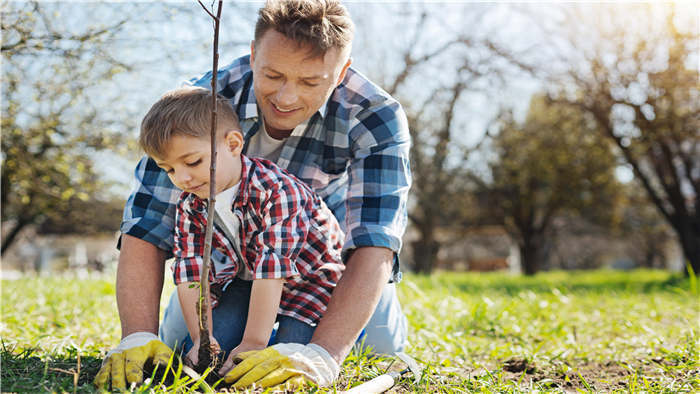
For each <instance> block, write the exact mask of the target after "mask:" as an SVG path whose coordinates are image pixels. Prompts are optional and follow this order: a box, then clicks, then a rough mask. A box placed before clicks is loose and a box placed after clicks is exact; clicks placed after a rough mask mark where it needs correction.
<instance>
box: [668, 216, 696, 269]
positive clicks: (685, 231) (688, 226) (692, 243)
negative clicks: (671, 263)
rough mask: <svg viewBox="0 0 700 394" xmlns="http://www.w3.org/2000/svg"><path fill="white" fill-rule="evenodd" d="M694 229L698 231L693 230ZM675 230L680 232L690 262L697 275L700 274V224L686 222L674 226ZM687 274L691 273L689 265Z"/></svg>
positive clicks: (679, 238) (685, 254)
mask: <svg viewBox="0 0 700 394" xmlns="http://www.w3.org/2000/svg"><path fill="white" fill-rule="evenodd" d="M694 229H695V230H696V231H693V230H694ZM674 230H675V231H676V234H678V240H679V242H680V244H681V249H682V250H683V255H684V256H685V258H686V259H687V260H688V264H689V265H690V267H691V268H692V270H693V272H694V273H695V275H700V225H696V226H693V224H692V223H684V225H683V226H676V227H674ZM685 274H686V276H689V275H690V271H689V270H688V268H687V267H686V269H685Z"/></svg>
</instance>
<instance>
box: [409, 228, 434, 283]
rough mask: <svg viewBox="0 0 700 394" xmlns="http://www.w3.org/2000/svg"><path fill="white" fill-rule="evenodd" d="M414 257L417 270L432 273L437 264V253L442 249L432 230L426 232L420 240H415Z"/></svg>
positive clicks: (413, 245)
mask: <svg viewBox="0 0 700 394" xmlns="http://www.w3.org/2000/svg"><path fill="white" fill-rule="evenodd" d="M411 246H412V247H413V259H414V261H415V264H416V266H415V270H416V272H417V273H420V274H430V273H431V272H433V269H434V268H435V266H436V265H437V255H438V251H439V250H440V243H439V242H437V241H436V240H435V238H434V236H433V235H432V232H428V233H427V234H424V235H423V236H422V237H421V238H420V239H419V240H417V241H414V242H413V243H412V244H411Z"/></svg>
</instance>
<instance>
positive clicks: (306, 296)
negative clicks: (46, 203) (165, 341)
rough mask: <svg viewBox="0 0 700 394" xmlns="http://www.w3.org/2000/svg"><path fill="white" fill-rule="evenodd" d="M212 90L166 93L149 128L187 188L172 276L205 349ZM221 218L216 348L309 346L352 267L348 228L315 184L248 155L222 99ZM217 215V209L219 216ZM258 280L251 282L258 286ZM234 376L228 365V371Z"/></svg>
mask: <svg viewBox="0 0 700 394" xmlns="http://www.w3.org/2000/svg"><path fill="white" fill-rule="evenodd" d="M211 107H212V105H211V93H210V91H209V90H207V89H202V88H182V89H177V90H173V91H171V92H168V93H166V94H165V95H164V96H163V97H161V99H160V100H159V101H158V102H156V103H155V104H154V105H153V107H151V109H150V111H149V112H148V114H147V115H146V117H145V118H144V120H143V122H142V124H141V135H140V140H139V142H140V144H141V147H142V148H143V149H144V150H145V151H146V153H147V154H148V155H149V156H151V157H152V158H153V159H154V160H155V162H156V163H157V164H158V166H159V167H160V168H162V169H163V170H165V171H166V172H167V174H168V176H169V177H170V180H171V181H172V182H173V183H174V184H175V186H177V187H178V188H180V189H182V194H181V196H180V200H179V203H178V205H177V211H176V214H175V221H176V225H175V242H174V245H175V246H174V249H175V250H174V255H175V262H174V264H173V277H174V280H175V284H176V285H177V292H178V296H179V299H180V305H181V307H182V313H183V316H184V318H185V323H186V325H187V328H188V331H189V335H190V338H191V343H190V342H189V341H186V343H185V344H184V350H185V351H186V352H187V355H186V357H185V360H186V362H189V363H192V364H195V363H196V362H197V352H198V347H199V325H198V317H197V311H196V306H195V305H196V300H197V298H198V296H199V289H198V287H196V286H191V284H192V283H193V282H199V280H200V270H201V265H202V261H203V253H204V233H205V227H206V220H207V204H206V199H207V198H208V196H209V187H210V185H209V176H210V172H209V166H210V157H211V153H210V150H211V147H210V128H211V125H210V122H211ZM216 139H217V140H216V144H217V157H216V204H215V211H216V218H215V220H214V234H213V239H212V263H213V264H212V267H211V272H210V278H209V280H210V282H211V289H212V290H211V293H212V309H210V310H209V311H208V313H209V321H210V322H212V324H210V326H209V328H210V337H211V341H212V343H213V344H217V345H218V346H220V348H221V349H222V350H223V351H225V352H228V351H230V355H229V359H228V360H227V362H226V363H225V364H224V367H223V368H222V370H225V369H227V368H228V367H229V366H230V365H231V363H232V362H231V360H232V358H233V356H234V355H235V354H237V353H240V352H244V351H249V350H258V349H263V348H265V347H266V346H267V344H268V341H269V340H270V335H271V332H272V329H273V325H274V324H275V322H276V321H277V322H279V327H278V333H277V337H276V342H299V343H308V342H309V341H310V339H311V336H312V334H313V331H314V329H315V325H316V324H317V323H318V321H319V320H320V318H321V316H322V314H323V312H324V311H325V309H326V305H327V303H328V301H329V299H330V296H331V292H332V291H333V288H334V287H335V284H336V282H337V281H338V279H339V278H340V275H341V273H342V271H343V269H344V265H343V264H342V260H341V248H342V244H341V242H342V239H343V233H342V231H341V229H340V226H339V225H338V222H337V220H336V219H335V217H334V216H333V214H332V213H331V211H330V210H329V209H328V208H327V207H326V205H325V203H324V202H323V200H321V198H320V197H318V196H317V195H315V194H314V193H313V191H312V190H311V188H310V187H309V186H307V185H306V184H304V183H303V182H301V181H300V180H298V179H297V178H296V177H294V176H293V175H290V174H289V173H287V172H286V171H284V170H282V169H280V168H279V167H277V166H276V165H275V164H273V163H272V162H270V161H267V160H263V159H254V158H248V157H246V156H244V155H242V154H241V152H242V150H243V144H244V143H243V136H242V134H241V132H240V126H239V124H238V120H237V118H236V114H235V112H234V111H233V108H232V107H231V105H230V104H229V102H228V100H227V99H225V98H223V97H221V96H219V97H218V98H217V134H216ZM210 216H211V215H210ZM251 280H252V285H251ZM224 372H225V371H224Z"/></svg>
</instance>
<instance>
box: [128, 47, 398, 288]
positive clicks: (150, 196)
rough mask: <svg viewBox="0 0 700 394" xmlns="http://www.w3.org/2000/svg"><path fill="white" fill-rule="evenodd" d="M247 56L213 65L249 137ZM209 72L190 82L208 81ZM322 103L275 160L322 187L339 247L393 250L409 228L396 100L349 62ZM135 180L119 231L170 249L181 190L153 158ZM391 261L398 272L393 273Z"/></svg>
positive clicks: (251, 103)
mask: <svg viewBox="0 0 700 394" xmlns="http://www.w3.org/2000/svg"><path fill="white" fill-rule="evenodd" d="M249 61H250V59H249V57H248V56H244V57H241V58H238V59H236V60H235V61H234V62H233V63H231V64H230V65H228V66H226V67H224V68H223V69H221V70H219V72H218V73H217V87H218V90H219V92H220V93H221V94H223V95H224V96H226V97H229V98H230V99H231V104H232V105H233V107H234V109H235V111H236V113H237V114H238V117H239V119H240V121H241V127H242V128H243V134H244V138H245V140H246V146H245V147H244V151H245V149H246V148H247V141H248V140H250V137H251V136H253V135H254V134H255V133H256V132H258V131H259V130H261V127H260V122H261V121H262V118H261V117H260V116H259V113H258V108H257V104H256V100H255V92H254V91H253V75H252V71H251V69H250V64H249ZM211 78H212V74H211V73H207V74H204V75H203V76H202V77H200V78H198V79H195V80H192V81H191V84H193V85H197V86H202V87H207V88H208V87H209V86H210V84H211ZM323 108H324V110H323V113H322V111H318V112H317V113H316V114H314V115H313V116H312V117H311V118H310V119H309V121H308V123H307V127H306V130H304V131H303V133H298V134H297V133H293V134H292V135H291V136H290V137H289V138H288V139H287V141H286V143H285V145H284V147H283V148H282V152H281V154H280V158H279V159H278V161H277V164H278V165H279V166H280V167H282V168H284V169H286V170H287V171H289V172H290V173H292V174H294V175H295V176H297V177H298V178H299V179H301V180H302V181H304V182H306V183H307V184H308V185H310V186H311V187H312V188H313V189H314V191H315V192H316V193H317V194H318V195H320V196H321V197H322V198H323V199H324V201H325V202H326V204H327V205H328V207H329V208H330V209H331V210H332V211H333V213H334V215H335V216H336V218H337V219H338V221H339V222H340V225H341V228H342V229H343V230H344V232H345V240H344V243H343V251H344V252H347V251H349V250H351V249H354V248H358V247H363V246H379V247H385V248H389V249H391V250H393V251H394V252H396V255H398V253H399V251H400V249H401V237H402V236H403V233H404V230H405V228H406V222H407V213H406V203H407V200H408V190H409V187H410V184H411V171H410V167H409V156H408V155H409V149H410V135H409V132H408V123H407V121H406V116H405V114H404V112H403V109H402V108H401V106H400V104H399V103H398V102H397V101H396V100H394V99H393V98H392V97H391V96H389V95H388V94H387V93H386V92H384V91H382V90H381V89H380V88H379V87H377V86H376V85H374V84H372V83H371V82H370V81H369V80H367V78H366V77H364V76H363V75H362V74H360V73H359V72H357V71H355V70H354V69H352V68H350V69H349V70H348V72H347V74H346V77H345V79H344V80H343V82H342V83H341V84H340V85H339V86H338V87H337V88H336V89H335V90H334V91H333V93H332V94H331V97H330V98H329V99H328V101H327V103H326V105H325V106H324V107H323ZM136 181H137V182H136V186H135V189H134V191H133V192H132V194H131V196H130V197H129V200H128V202H127V205H126V208H125V210H124V220H123V222H122V226H121V231H122V232H123V233H125V234H130V235H133V236H136V237H139V238H142V239H144V240H146V241H148V242H151V243H153V244H155V245H156V246H158V247H159V248H161V249H164V250H166V251H170V250H172V239H173V236H172V233H173V228H174V219H173V218H174V216H175V204H176V203H177V197H178V196H179V190H176V189H175V187H174V186H173V185H172V184H171V183H170V180H169V179H168V177H167V175H166V174H165V173H164V172H162V171H161V170H160V169H159V168H158V167H157V166H156V165H155V163H153V162H152V161H151V160H149V159H148V158H143V159H142V160H141V162H139V164H138V165H137V167H136ZM397 268H398V266H395V271H394V273H395V279H397V275H398V270H397Z"/></svg>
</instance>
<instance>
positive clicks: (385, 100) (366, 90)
mask: <svg viewBox="0 0 700 394" xmlns="http://www.w3.org/2000/svg"><path fill="white" fill-rule="evenodd" d="M331 99H332V100H334V101H336V102H337V103H338V104H339V105H340V106H342V107H345V108H348V109H350V108H354V109H356V110H358V109H365V110H367V109H369V110H372V109H379V108H384V107H395V108H396V110H401V106H400V104H399V103H398V101H397V100H396V99H394V98H393V97H392V96H391V95H390V94H389V93H387V92H386V91H385V90H384V89H382V88H381V87H379V86H378V85H377V84H375V83H374V82H372V81H371V80H370V79H369V78H367V77H366V76H365V75H364V74H362V73H361V72H359V71H357V70H355V69H354V68H352V67H350V68H349V69H348V71H347V74H346V75H345V79H343V82H342V83H341V84H340V85H339V86H338V89H336V92H335V93H334V95H333V96H332V98H331Z"/></svg>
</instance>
